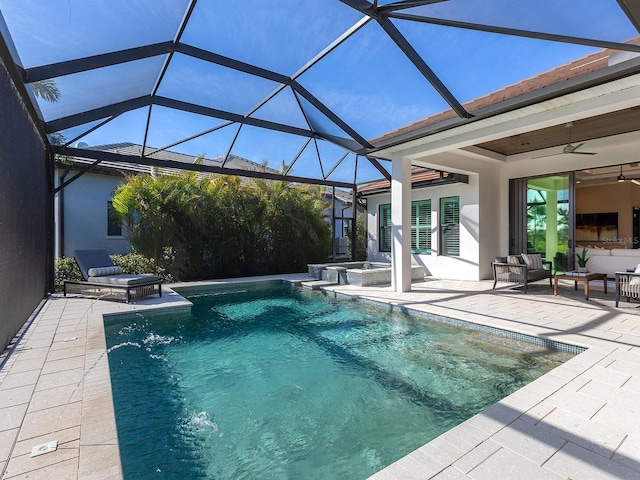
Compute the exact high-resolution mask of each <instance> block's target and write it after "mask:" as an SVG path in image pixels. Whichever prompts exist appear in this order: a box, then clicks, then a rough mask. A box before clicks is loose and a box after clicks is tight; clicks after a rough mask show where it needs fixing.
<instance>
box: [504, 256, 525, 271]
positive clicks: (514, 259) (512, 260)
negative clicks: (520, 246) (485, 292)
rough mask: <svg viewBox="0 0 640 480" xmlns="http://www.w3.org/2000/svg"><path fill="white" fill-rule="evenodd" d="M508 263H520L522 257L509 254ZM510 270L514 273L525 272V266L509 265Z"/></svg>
mask: <svg viewBox="0 0 640 480" xmlns="http://www.w3.org/2000/svg"><path fill="white" fill-rule="evenodd" d="M507 263H511V264H514V265H520V258H519V257H518V256H517V255H507ZM509 271H510V272H513V273H524V269H523V268H514V267H509Z"/></svg>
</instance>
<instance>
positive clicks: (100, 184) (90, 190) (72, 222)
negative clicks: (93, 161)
mask: <svg viewBox="0 0 640 480" xmlns="http://www.w3.org/2000/svg"><path fill="white" fill-rule="evenodd" d="M60 173H61V172H60V171H58V172H56V175H57V176H59V174H60ZM74 174H75V172H70V173H69V174H68V175H67V179H68V178H71V177H72V176H73V175H74ZM122 181H123V179H122V178H121V177H114V176H109V175H99V174H93V173H86V174H84V175H83V176H82V177H80V178H78V179H77V180H75V181H74V182H72V183H71V184H69V185H68V186H67V187H66V188H65V190H64V256H65V257H72V256H73V252H74V250H77V249H86V248H104V249H106V250H107V252H109V253H110V254H114V253H127V252H129V251H131V246H130V245H129V242H128V241H127V240H126V239H125V238H124V237H111V236H108V235H107V218H108V217H107V215H108V214H107V202H108V201H110V200H111V199H112V193H113V190H114V189H115V187H116V185H117V184H118V183H120V182H122ZM56 205H57V206H58V205H59V198H56ZM59 223H60V222H59V216H58V214H57V213H56V232H59V228H58V227H59ZM59 241H60V239H59V236H58V234H56V250H55V251H56V252H59V251H60V250H59V248H58V242H59Z"/></svg>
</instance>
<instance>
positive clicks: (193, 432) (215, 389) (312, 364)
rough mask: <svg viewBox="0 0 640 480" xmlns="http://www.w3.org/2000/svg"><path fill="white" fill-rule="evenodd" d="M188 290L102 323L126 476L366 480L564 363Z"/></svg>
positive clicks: (351, 317)
mask: <svg viewBox="0 0 640 480" xmlns="http://www.w3.org/2000/svg"><path fill="white" fill-rule="evenodd" d="M182 293H183V294H188V293H189V292H186V291H185V292H182ZM189 299H190V300H191V301H192V302H193V303H194V307H193V310H192V314H191V315H186V314H182V315H145V316H142V315H139V314H138V315H137V316H132V317H128V318H119V319H118V320H113V321H107V322H105V328H106V332H107V345H108V349H109V364H110V368H111V376H112V388H113V394H114V404H115V410H116V421H117V426H118V439H119V443H120V451H121V459H122V465H123V471H124V474H125V478H128V479H143V478H181V479H195V478H215V479H241V478H247V479H256V478H260V479H267V478H273V479H297V478H304V479H365V478H367V477H368V476H370V475H372V474H373V473H375V472H376V471H378V470H380V469H382V468H384V467H385V466H386V465H389V464H390V463H392V462H394V461H395V460H398V459H399V458H401V457H402V456H404V455H406V454H407V453H409V452H410V451H412V450H414V449H415V448H418V447H420V446H421V445H423V444H425V443H427V442H428V441H429V440H431V439H433V438H435V437H436V436H438V435H440V434H441V433H443V432H445V431H446V430H448V429H450V428H452V427H453V426H455V425H457V424H459V423H461V422H462V421H464V420H465V419H467V418H469V417H471V416H472V415H474V414H475V413H477V412H479V411H481V410H483V409H484V408H486V407H487V406H489V405H491V404H493V403H495V402H496V401H498V400H499V399H501V398H503V397H504V396H506V395H508V394H509V393H511V392H513V391H515V390H516V389H518V388H520V387H521V386H523V385H525V384H527V383H529V382H530V381H532V380H533V379H535V378H537V377H538V376H540V375H542V374H544V373H546V372H547V371H549V370H550V369H551V368H553V367H555V366H557V365H559V364H560V363H562V362H563V361H566V360H567V359H568V358H570V357H571V355H570V354H568V353H562V352H558V351H554V350H549V349H547V348H545V347H542V346H538V345H534V344H530V343H526V342H515V341H513V340H510V339H506V338H504V337H500V336H496V335H492V334H489V333H485V332H481V331H474V330H466V329H461V328H459V327H456V326H453V325H448V324H443V323H440V322H427V321H425V320H424V319H416V318H413V317H410V316H407V315H402V314H395V313H394V314H391V313H389V312H388V311H386V310H383V309H381V308H376V307H373V306H365V305H362V304H359V303H357V302H349V301H342V300H329V299H327V298H325V297H324V296H323V295H322V294H320V293H317V292H308V291H303V290H301V289H295V288H291V287H288V286H283V285H279V284H278V285H274V284H263V285H261V286H257V285H255V284H252V285H248V286H235V287H232V289H231V290H229V289H226V290H220V289H214V290H211V291H210V292H208V293H203V292H200V293H198V294H195V295H192V296H189Z"/></svg>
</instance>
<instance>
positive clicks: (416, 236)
mask: <svg viewBox="0 0 640 480" xmlns="http://www.w3.org/2000/svg"><path fill="white" fill-rule="evenodd" d="M411 253H431V200H419V201H415V202H411Z"/></svg>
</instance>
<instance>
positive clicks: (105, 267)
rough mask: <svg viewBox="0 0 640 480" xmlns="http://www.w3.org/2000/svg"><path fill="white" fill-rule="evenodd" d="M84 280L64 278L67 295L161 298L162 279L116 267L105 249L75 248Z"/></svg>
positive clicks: (77, 261) (75, 256)
mask: <svg viewBox="0 0 640 480" xmlns="http://www.w3.org/2000/svg"><path fill="white" fill-rule="evenodd" d="M73 256H74V258H75V260H76V263H77V264H78V267H80V271H81V272H82V276H83V277H84V281H77V280H65V282H64V295H65V297H66V296H67V293H80V294H82V295H91V296H98V297H103V296H104V297H109V296H118V293H120V295H119V296H120V298H121V297H122V294H124V298H125V300H126V302H127V303H129V302H130V301H131V300H134V299H138V298H142V297H146V296H148V295H154V294H156V293H157V294H158V296H160V297H162V286H161V282H160V279H159V278H158V277H156V276H155V275H148V274H143V275H130V274H126V273H122V269H121V268H120V267H116V266H115V265H114V264H113V262H112V261H111V258H110V257H109V255H108V254H107V251H106V250H76V251H75V252H74V254H73Z"/></svg>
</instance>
